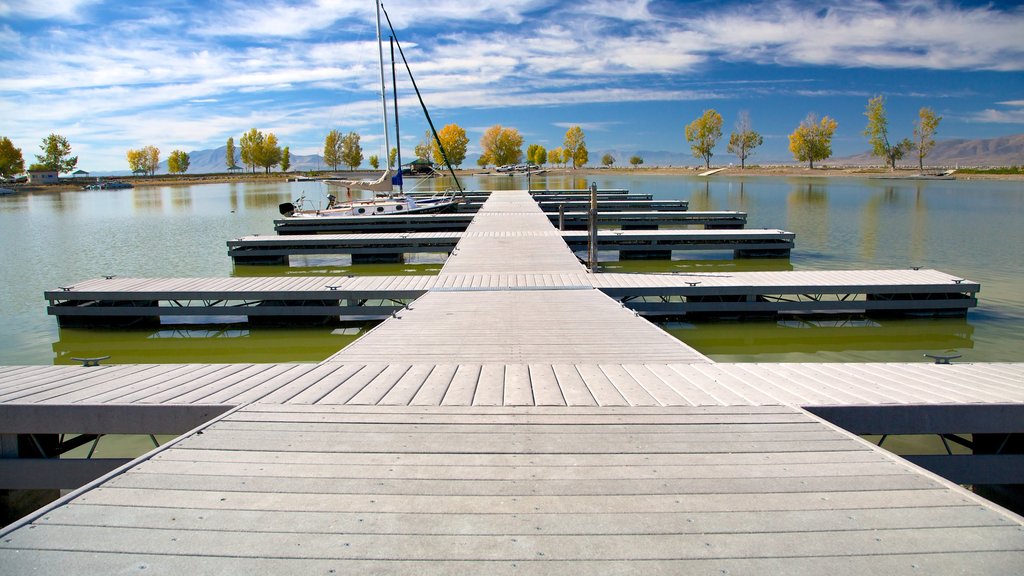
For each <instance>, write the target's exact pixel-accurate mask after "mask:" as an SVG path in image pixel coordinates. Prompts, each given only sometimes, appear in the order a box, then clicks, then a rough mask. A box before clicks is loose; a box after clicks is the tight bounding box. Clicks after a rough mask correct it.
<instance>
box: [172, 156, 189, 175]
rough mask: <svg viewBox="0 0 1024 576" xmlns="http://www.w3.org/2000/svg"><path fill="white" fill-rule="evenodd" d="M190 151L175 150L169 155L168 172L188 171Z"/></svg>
mask: <svg viewBox="0 0 1024 576" xmlns="http://www.w3.org/2000/svg"><path fill="white" fill-rule="evenodd" d="M188 163H189V157H188V153H186V152H184V151H182V150H175V151H173V152H171V155H170V156H168V157H167V172H168V173H170V174H184V173H185V172H188Z"/></svg>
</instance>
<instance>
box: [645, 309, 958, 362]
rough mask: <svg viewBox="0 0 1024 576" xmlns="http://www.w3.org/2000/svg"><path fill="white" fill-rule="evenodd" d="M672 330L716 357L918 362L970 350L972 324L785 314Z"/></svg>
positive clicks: (670, 329)
mask: <svg viewBox="0 0 1024 576" xmlns="http://www.w3.org/2000/svg"><path fill="white" fill-rule="evenodd" d="M663 327H664V328H665V329H666V330H667V331H668V332H669V333H671V334H672V335H674V336H676V337H677V338H679V339H680V340H682V341H684V342H686V343H687V344H689V345H690V346H693V347H694V348H696V349H697V350H699V351H700V352H702V353H704V354H708V355H712V356H714V357H715V358H716V359H719V360H723V361H727V360H728V359H736V358H738V359H747V358H749V357H750V354H751V352H752V351H754V350H756V351H757V358H758V360H759V361H769V362H770V361H781V360H785V359H789V360H796V358H795V356H798V355H814V358H815V359H814V361H816V362H825V361H833V362H854V361H861V360H863V359H865V358H871V359H874V360H876V361H880V360H881V361H902V362H920V361H921V358H922V355H923V354H924V353H934V352H941V351H945V350H959V351H961V352H963V351H965V350H972V349H973V348H974V338H973V336H974V327H973V326H972V325H971V324H970V323H968V322H967V320H966V319H965V318H934V319H885V320H874V319H870V318H861V317H849V318H837V319H815V320H810V319H799V318H794V319H784V320H779V321H766V322H728V321H719V322H701V323H699V324H684V323H666V324H663Z"/></svg>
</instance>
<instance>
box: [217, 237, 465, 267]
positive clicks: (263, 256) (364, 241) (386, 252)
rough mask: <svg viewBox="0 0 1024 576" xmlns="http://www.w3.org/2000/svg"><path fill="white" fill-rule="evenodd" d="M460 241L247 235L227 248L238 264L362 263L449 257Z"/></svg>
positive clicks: (436, 238)
mask: <svg viewBox="0 0 1024 576" xmlns="http://www.w3.org/2000/svg"><path fill="white" fill-rule="evenodd" d="M461 238H462V233H461V232H401V233H397V232H393V233H379V234H303V235H288V236H244V237H242V238H235V239H233V240H228V241H227V246H228V256H230V257H231V258H232V259H233V260H234V261H235V263H236V264H287V263H288V256H290V255H299V254H351V255H352V261H353V262H360V261H374V260H378V259H385V258H388V257H390V258H391V259H393V260H398V259H400V257H401V255H402V254H412V253H443V254H447V253H450V252H451V251H452V249H454V248H455V245H456V244H458V242H459V240H460V239H461Z"/></svg>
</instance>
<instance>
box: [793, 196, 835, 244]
mask: <svg viewBox="0 0 1024 576" xmlns="http://www.w3.org/2000/svg"><path fill="white" fill-rule="evenodd" d="M786 229H787V230H792V231H794V232H796V241H797V242H798V243H799V244H798V246H804V245H810V246H816V247H819V249H822V248H823V247H824V246H826V245H827V244H828V242H829V205H828V192H827V188H826V187H825V186H824V185H822V184H814V183H811V182H806V183H803V182H801V183H798V184H793V186H792V189H791V190H790V192H789V195H788V196H786Z"/></svg>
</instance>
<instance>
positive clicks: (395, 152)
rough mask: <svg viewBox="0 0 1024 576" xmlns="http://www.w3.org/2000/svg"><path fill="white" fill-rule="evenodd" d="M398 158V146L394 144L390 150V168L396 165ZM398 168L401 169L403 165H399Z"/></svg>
mask: <svg viewBox="0 0 1024 576" xmlns="http://www.w3.org/2000/svg"><path fill="white" fill-rule="evenodd" d="M397 158H398V148H396V147H394V146H392V147H391V151H390V152H388V168H390V167H392V166H394V165H395V160H396V159H397ZM398 169H399V170H401V169H402V167H401V166H398Z"/></svg>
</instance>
